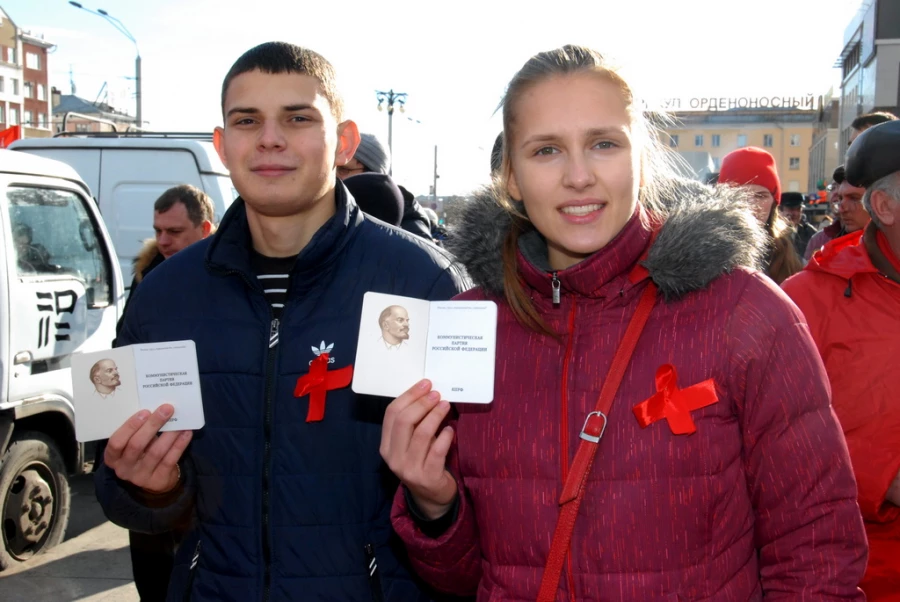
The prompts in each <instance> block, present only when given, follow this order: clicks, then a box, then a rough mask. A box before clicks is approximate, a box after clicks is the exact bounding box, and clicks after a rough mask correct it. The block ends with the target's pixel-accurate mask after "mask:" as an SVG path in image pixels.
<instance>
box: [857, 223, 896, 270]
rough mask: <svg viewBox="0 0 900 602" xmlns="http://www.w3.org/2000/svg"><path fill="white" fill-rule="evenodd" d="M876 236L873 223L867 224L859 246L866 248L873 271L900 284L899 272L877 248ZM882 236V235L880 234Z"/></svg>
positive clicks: (876, 229) (876, 232)
mask: <svg viewBox="0 0 900 602" xmlns="http://www.w3.org/2000/svg"><path fill="white" fill-rule="evenodd" d="M877 236H878V228H877V227H876V226H875V222H869V225H868V226H866V231H865V233H864V234H863V237H862V243H861V244H863V245H864V246H865V247H866V252H867V253H868V254H869V259H871V260H872V265H873V266H874V267H875V269H877V270H878V271H879V272H881V273H882V274H884V275H885V276H886V277H887V278H888V279H890V280H893V281H894V282H897V283H900V272H898V271H897V268H895V267H894V264H893V263H891V260H890V259H888V258H887V257H886V256H885V254H884V253H883V252H882V251H881V247H879V245H878V240H877V238H876V237H877ZM882 236H884V235H883V234H882Z"/></svg>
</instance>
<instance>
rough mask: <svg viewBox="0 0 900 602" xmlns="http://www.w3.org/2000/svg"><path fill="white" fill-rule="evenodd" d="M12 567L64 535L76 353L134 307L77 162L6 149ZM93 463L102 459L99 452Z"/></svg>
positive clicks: (2, 391)
mask: <svg viewBox="0 0 900 602" xmlns="http://www.w3.org/2000/svg"><path fill="white" fill-rule="evenodd" d="M0 249H2V252H0V544H2V545H0V570H3V569H5V568H9V567H10V566H13V565H15V564H17V563H21V562H25V561H27V560H28V559H29V558H31V557H33V556H34V555H36V554H39V553H41V552H43V551H45V550H47V549H48V548H50V547H52V546H54V545H56V544H57V543H59V542H60V541H62V539H63V537H64V535H65V531H66V527H67V525H68V519H69V501H70V492H69V483H68V476H69V475H73V474H80V473H83V472H84V471H85V468H86V459H87V457H88V456H89V455H90V452H89V451H88V452H86V450H85V447H84V445H82V444H79V443H78V442H76V440H75V430H74V424H75V420H74V406H73V403H72V380H71V378H72V377H71V369H70V360H71V356H72V354H73V353H77V352H86V351H95V350H101V349H108V348H109V347H111V346H112V342H113V339H114V338H115V331H116V322H117V320H118V318H119V314H120V312H121V311H122V308H123V304H124V288H123V278H122V273H121V270H120V269H119V264H118V261H117V260H116V253H115V250H114V247H113V241H112V238H111V237H110V235H109V233H108V232H107V230H106V227H105V225H104V223H103V220H102V219H101V217H100V212H99V210H98V207H97V205H96V203H95V202H94V200H93V198H92V195H91V192H90V189H89V188H88V186H87V185H86V184H85V182H84V181H83V179H82V178H81V177H80V176H79V175H78V173H77V172H76V171H75V170H74V169H73V168H72V167H70V166H69V165H66V164H64V163H61V162H59V161H54V160H50V159H46V158H42V157H37V156H34V155H30V154H27V153H20V152H14V151H10V150H0ZM90 459H92V458H90Z"/></svg>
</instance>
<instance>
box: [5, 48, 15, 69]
mask: <svg viewBox="0 0 900 602" xmlns="http://www.w3.org/2000/svg"><path fill="white" fill-rule="evenodd" d="M6 62H7V63H12V64H13V65H15V64H16V49H15V48H13V47H12V46H7V47H6Z"/></svg>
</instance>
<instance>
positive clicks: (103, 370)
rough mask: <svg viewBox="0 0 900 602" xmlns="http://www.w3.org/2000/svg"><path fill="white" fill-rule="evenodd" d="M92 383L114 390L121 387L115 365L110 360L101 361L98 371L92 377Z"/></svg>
mask: <svg viewBox="0 0 900 602" xmlns="http://www.w3.org/2000/svg"><path fill="white" fill-rule="evenodd" d="M94 383H96V384H98V385H100V386H103V387H107V388H109V389H115V388H116V387H118V386H119V385H121V384H122V381H121V380H119V369H118V368H117V367H116V363H115V362H114V361H112V360H101V362H100V370H99V371H98V372H97V375H96V376H95V377H94Z"/></svg>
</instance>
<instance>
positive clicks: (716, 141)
mask: <svg viewBox="0 0 900 602" xmlns="http://www.w3.org/2000/svg"><path fill="white" fill-rule="evenodd" d="M711 138H712V140H710V142H711V143H712V145H713V146H714V147H716V148H718V147H719V146H721V145H722V137H721V136H719V135H718V134H713V135H712V136H711Z"/></svg>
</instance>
